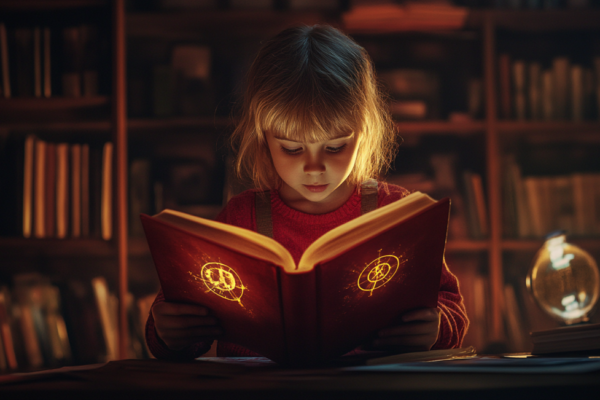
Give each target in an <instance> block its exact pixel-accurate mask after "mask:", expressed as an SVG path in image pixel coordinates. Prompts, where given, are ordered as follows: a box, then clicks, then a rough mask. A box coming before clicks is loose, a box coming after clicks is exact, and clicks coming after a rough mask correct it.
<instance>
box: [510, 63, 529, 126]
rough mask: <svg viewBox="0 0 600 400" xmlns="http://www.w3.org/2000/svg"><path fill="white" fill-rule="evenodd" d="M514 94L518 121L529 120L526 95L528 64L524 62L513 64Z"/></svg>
mask: <svg viewBox="0 0 600 400" xmlns="http://www.w3.org/2000/svg"><path fill="white" fill-rule="evenodd" d="M512 93H513V104H514V114H513V115H514V116H515V118H516V119H518V120H525V119H526V118H527V94H526V64H525V62H524V61H523V60H515V61H513V62H512Z"/></svg>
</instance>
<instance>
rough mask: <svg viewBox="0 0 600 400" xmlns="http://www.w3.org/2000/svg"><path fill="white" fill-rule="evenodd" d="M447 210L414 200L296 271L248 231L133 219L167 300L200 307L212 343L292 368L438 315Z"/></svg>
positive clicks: (162, 218)
mask: <svg viewBox="0 0 600 400" xmlns="http://www.w3.org/2000/svg"><path fill="white" fill-rule="evenodd" d="M449 211H450V200H449V199H443V200H440V201H435V200H433V199H431V198H430V197H429V196H427V195H425V194H422V193H419V192H415V193H413V194H411V195H409V196H406V197H405V198H403V199H401V200H399V201H397V202H394V203H392V204H389V205H387V206H385V207H381V208H379V209H377V210H374V211H371V212H369V213H367V214H364V215H362V216H360V217H358V218H356V219H354V220H352V221H350V222H348V223H346V224H343V225H341V226H339V227H337V228H335V229H332V230H331V231H329V232H327V233H326V234H325V235H323V236H321V237H320V238H319V239H317V240H316V241H315V242H314V243H312V244H311V245H310V246H309V247H308V248H307V249H306V251H305V252H304V254H303V255H302V258H301V259H300V261H299V263H298V265H296V264H295V263H294V260H293V258H292V256H291V255H290V253H289V252H288V251H287V250H286V249H285V248H284V247H283V246H282V245H281V244H279V243H278V242H276V241H275V240H273V239H271V238H268V237H266V236H263V235H260V234H258V233H256V232H253V231H249V230H247V229H242V228H239V227H235V226H230V225H227V224H223V223H220V222H215V221H211V220H206V219H203V218H199V217H194V216H191V215H188V214H184V213H181V212H177V211H172V210H165V211H162V212H161V213H159V214H157V215H155V216H153V217H150V216H148V215H144V214H142V215H141V218H142V224H143V226H144V231H145V233H146V238H147V240H148V245H149V247H150V251H151V254H152V257H153V259H154V264H155V266H156V270H157V272H158V276H159V279H160V283H161V285H162V290H163V292H164V295H165V299H166V300H167V301H172V302H185V303H197V304H202V305H204V306H206V307H208V308H210V309H211V310H212V311H213V313H214V315H215V316H216V317H217V318H218V319H219V321H220V323H221V325H222V327H223V329H224V331H225V335H224V337H223V338H222V339H221V340H224V341H227V342H232V343H236V344H239V345H241V346H244V347H246V348H248V349H250V350H252V351H255V352H257V353H259V354H262V355H264V356H265V357H269V358H270V359H272V360H274V361H277V362H279V363H284V364H294V365H300V364H311V363H318V362H321V361H325V360H328V359H332V358H334V357H337V356H340V355H343V354H345V353H346V352H348V351H350V350H352V349H354V348H356V347H357V346H359V345H360V344H362V343H365V342H366V341H367V340H368V339H369V338H370V337H371V336H372V335H373V334H375V333H376V332H377V331H378V330H380V329H381V328H384V327H386V326H389V325H390V324H393V323H394V321H395V320H396V319H397V318H398V317H399V316H400V315H401V314H403V313H404V312H406V311H408V310H411V309H415V308H421V307H436V306H437V294H438V290H439V285H440V276H441V269H442V264H443V258H444V249H445V245H446V233H447V229H448V217H449Z"/></svg>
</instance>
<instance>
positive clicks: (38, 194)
mask: <svg viewBox="0 0 600 400" xmlns="http://www.w3.org/2000/svg"><path fill="white" fill-rule="evenodd" d="M34 169H35V172H34V196H33V199H34V202H33V204H34V214H33V215H34V217H33V235H34V236H35V237H36V238H44V237H46V229H45V228H46V218H45V216H44V213H45V209H46V207H45V205H44V202H45V200H46V194H45V189H46V142H45V141H43V140H39V139H38V140H37V141H36V142H35V162H34Z"/></svg>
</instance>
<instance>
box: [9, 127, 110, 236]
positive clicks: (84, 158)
mask: <svg viewBox="0 0 600 400" xmlns="http://www.w3.org/2000/svg"><path fill="white" fill-rule="evenodd" d="M5 142H6V143H5V144H4V146H3V147H4V151H3V152H4V154H3V157H2V159H3V160H2V161H3V164H4V165H3V171H4V172H3V173H2V175H1V176H0V181H1V184H2V186H3V187H4V188H5V190H6V193H7V194H6V195H4V196H3V198H2V201H3V202H4V203H5V204H3V207H2V211H1V213H0V214H1V216H2V217H3V218H2V219H3V224H2V225H3V228H2V234H3V235H8V236H15V235H21V236H23V237H25V238H40V239H41V238H59V239H64V238H67V237H71V238H81V237H99V238H100V237H101V238H102V239H104V240H110V239H111V238H112V234H113V232H112V231H113V227H112V214H113V205H112V202H113V198H112V197H113V196H112V185H113V173H112V165H113V144H112V143H111V142H106V143H103V144H98V145H90V144H79V143H66V142H64V143H53V142H49V141H45V140H42V139H40V138H39V137H37V136H36V135H33V134H30V135H27V136H26V137H25V138H22V137H17V136H13V137H8V138H7V140H6V141H5ZM10 171H13V172H12V173H11V172H10ZM15 172H16V173H15Z"/></svg>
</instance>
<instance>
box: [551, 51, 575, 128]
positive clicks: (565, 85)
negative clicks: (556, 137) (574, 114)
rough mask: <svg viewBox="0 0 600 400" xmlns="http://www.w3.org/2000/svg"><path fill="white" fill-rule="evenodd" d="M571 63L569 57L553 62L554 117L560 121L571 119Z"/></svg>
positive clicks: (557, 58) (558, 58) (556, 59)
mask: <svg viewBox="0 0 600 400" xmlns="http://www.w3.org/2000/svg"><path fill="white" fill-rule="evenodd" d="M570 72H571V62H570V60H569V59H568V58H567V57H556V58H554V59H553V60H552V77H553V86H554V97H553V103H554V116H555V119H558V120H566V119H568V117H569V108H568V106H569V104H570V101H571V79H570Z"/></svg>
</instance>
